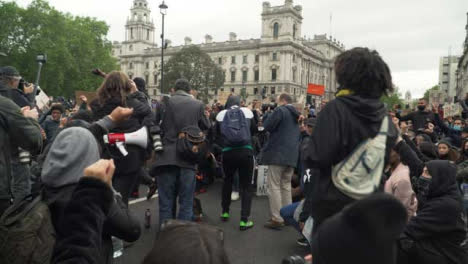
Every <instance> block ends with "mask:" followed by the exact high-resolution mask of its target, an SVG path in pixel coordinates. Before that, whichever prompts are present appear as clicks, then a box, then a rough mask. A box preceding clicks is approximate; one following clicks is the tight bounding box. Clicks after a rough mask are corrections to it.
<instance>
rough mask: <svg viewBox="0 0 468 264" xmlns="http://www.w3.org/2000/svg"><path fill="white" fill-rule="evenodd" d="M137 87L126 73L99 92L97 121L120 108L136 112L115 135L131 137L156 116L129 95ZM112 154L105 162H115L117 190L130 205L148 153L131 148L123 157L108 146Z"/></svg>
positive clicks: (108, 80) (111, 76)
mask: <svg viewBox="0 0 468 264" xmlns="http://www.w3.org/2000/svg"><path fill="white" fill-rule="evenodd" d="M136 90H137V89H136V87H135V84H134V83H133V82H132V81H131V80H130V79H128V77H127V75H126V74H125V73H122V72H117V71H114V72H111V73H109V74H108V75H107V76H106V78H105V80H104V82H103V83H102V85H101V87H100V88H99V89H98V91H97V94H98V99H97V100H96V101H94V102H93V103H92V104H93V105H94V106H93V107H92V109H93V114H94V118H95V120H98V119H101V118H103V117H104V116H106V115H108V114H110V113H111V112H112V110H114V109H115V108H116V107H119V106H123V107H130V108H133V110H134V112H133V115H132V116H131V118H130V119H128V120H126V121H124V122H122V123H120V124H118V125H117V126H116V127H115V128H114V129H112V130H110V131H109V132H111V133H131V132H135V131H137V130H139V129H140V128H141V127H142V126H143V123H144V122H145V120H150V119H151V118H152V112H151V109H150V107H149V105H148V104H143V103H141V102H139V101H138V100H136V99H134V98H128V95H129V94H130V93H131V92H132V91H133V92H134V91H136ZM108 149H109V151H108V152H105V153H104V155H103V156H104V158H113V159H114V161H115V166H116V172H115V175H114V178H113V186H114V188H115V190H117V191H118V192H119V193H120V194H121V195H122V199H123V201H124V203H126V204H127V203H128V198H129V195H130V193H131V191H132V190H133V187H134V186H135V184H136V182H137V180H138V176H139V173H138V172H139V170H140V168H141V167H142V166H143V163H144V156H145V149H143V148H141V147H139V146H135V145H127V146H126V149H127V151H128V155H127V156H125V157H124V156H122V154H121V153H120V151H119V150H118V149H117V148H116V147H115V146H108Z"/></svg>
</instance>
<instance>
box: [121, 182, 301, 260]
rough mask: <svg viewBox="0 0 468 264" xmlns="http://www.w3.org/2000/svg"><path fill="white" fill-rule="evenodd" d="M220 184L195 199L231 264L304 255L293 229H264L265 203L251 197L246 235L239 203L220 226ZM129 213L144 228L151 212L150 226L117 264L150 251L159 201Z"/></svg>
mask: <svg viewBox="0 0 468 264" xmlns="http://www.w3.org/2000/svg"><path fill="white" fill-rule="evenodd" d="M221 184H222V183H221V182H216V183H215V184H213V185H212V186H210V187H209V188H208V192H207V193H204V194H200V195H198V196H197V198H199V199H200V200H201V202H202V207H203V211H204V218H203V222H206V223H209V224H213V225H216V226H218V227H220V228H222V229H223V230H224V235H225V247H226V250H227V252H228V256H229V259H230V260H231V263H232V264H274V263H281V260H282V259H283V258H284V257H286V256H289V255H301V256H304V255H306V253H307V251H306V249H304V248H301V247H299V246H298V245H297V244H296V239H297V238H298V237H299V234H298V233H297V232H296V231H295V230H294V229H293V228H292V227H285V228H284V229H283V230H281V231H274V230H269V229H266V228H264V227H263V224H264V222H265V221H267V219H268V217H269V207H268V199H267V198H266V197H254V200H253V202H252V217H251V219H252V220H253V221H254V223H255V227H253V228H252V229H250V230H248V231H244V232H241V231H239V220H240V201H236V202H233V204H232V205H231V221H229V222H226V223H224V222H221V220H220V219H219V215H220V213H221V211H220V210H221V205H220V204H221ZM146 190H147V188H146V187H141V188H140V194H141V195H143V194H146ZM130 209H131V210H132V211H133V212H134V213H135V214H136V215H137V216H138V217H139V218H140V221H141V223H142V228H143V221H144V214H145V211H146V209H150V210H151V220H152V225H151V228H150V229H144V228H143V229H142V230H143V233H142V236H141V238H140V239H139V240H138V241H137V242H136V243H135V244H133V246H131V247H128V248H126V249H124V254H123V256H121V257H119V258H117V259H115V262H114V263H116V264H133V263H141V262H142V261H143V259H144V257H145V256H146V254H147V253H148V252H149V251H150V250H151V248H152V245H153V242H154V238H155V236H156V231H157V226H158V199H157V198H153V199H152V200H151V201H142V202H138V203H135V204H132V205H130Z"/></svg>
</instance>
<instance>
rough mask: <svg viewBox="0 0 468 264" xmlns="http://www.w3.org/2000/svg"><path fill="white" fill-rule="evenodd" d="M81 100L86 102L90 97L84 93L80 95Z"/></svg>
mask: <svg viewBox="0 0 468 264" xmlns="http://www.w3.org/2000/svg"><path fill="white" fill-rule="evenodd" d="M80 100H81V101H82V102H83V103H85V104H86V103H87V102H88V98H86V96H84V95H81V96H80Z"/></svg>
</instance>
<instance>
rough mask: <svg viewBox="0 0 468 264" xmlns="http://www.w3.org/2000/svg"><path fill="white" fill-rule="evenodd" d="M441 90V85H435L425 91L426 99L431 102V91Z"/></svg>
mask: <svg viewBox="0 0 468 264" xmlns="http://www.w3.org/2000/svg"><path fill="white" fill-rule="evenodd" d="M438 90H439V85H434V86H432V87H431V88H430V89H427V90H426V92H425V93H424V97H423V98H424V99H426V101H428V102H429V94H430V93H431V91H438Z"/></svg>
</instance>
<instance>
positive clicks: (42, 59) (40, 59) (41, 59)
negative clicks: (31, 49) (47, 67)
mask: <svg viewBox="0 0 468 264" xmlns="http://www.w3.org/2000/svg"><path fill="white" fill-rule="evenodd" d="M36 62H38V63H42V64H46V62H47V55H45V54H39V55H37V57H36Z"/></svg>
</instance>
